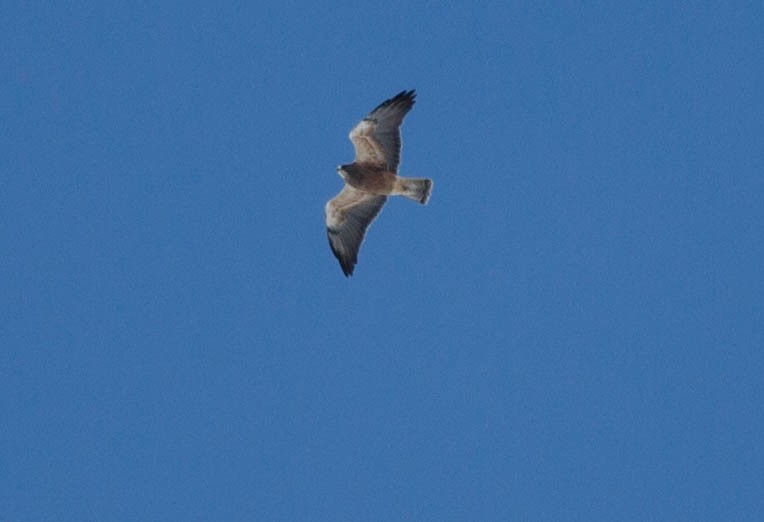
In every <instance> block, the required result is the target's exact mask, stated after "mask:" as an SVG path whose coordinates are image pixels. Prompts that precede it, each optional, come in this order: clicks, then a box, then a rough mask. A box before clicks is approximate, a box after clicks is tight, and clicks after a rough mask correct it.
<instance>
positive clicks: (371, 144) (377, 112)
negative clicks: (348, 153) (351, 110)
mask: <svg viewBox="0 0 764 522" xmlns="http://www.w3.org/2000/svg"><path fill="white" fill-rule="evenodd" d="M415 99H416V93H415V92H414V91H402V92H400V93H398V94H396V95H395V96H393V97H392V98H390V99H389V100H386V101H384V102H382V103H381V104H379V106H378V107H377V108H376V109H374V110H373V111H371V112H370V113H369V115H368V116H366V117H365V118H364V119H362V120H361V121H360V122H359V123H358V125H356V126H355V127H354V128H353V130H351V131H350V141H352V142H353V146H354V147H355V161H356V162H358V163H366V162H370V163H382V164H384V165H386V166H387V168H388V170H390V172H397V171H398V164H399V163H400V159H401V131H400V126H401V123H402V122H403V118H404V116H406V114H407V113H408V112H409V111H410V110H411V108H412V107H413V106H414V102H415Z"/></svg>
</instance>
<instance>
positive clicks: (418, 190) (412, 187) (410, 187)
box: [395, 177, 432, 205]
mask: <svg viewBox="0 0 764 522" xmlns="http://www.w3.org/2000/svg"><path fill="white" fill-rule="evenodd" d="M395 188H396V192H397V193H398V194H400V195H401V196H403V197H406V198H409V199H413V200H414V201H417V202H419V203H421V204H422V205H425V204H427V200H428V199H430V194H431V193H432V180H431V179H427V178H400V177H399V178H398V180H397V183H396V187H395Z"/></svg>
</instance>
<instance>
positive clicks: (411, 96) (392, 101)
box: [371, 89, 416, 113]
mask: <svg viewBox="0 0 764 522" xmlns="http://www.w3.org/2000/svg"><path fill="white" fill-rule="evenodd" d="M415 103H416V89H411V90H410V91H401V92H399V93H398V94H396V95H395V96H393V97H392V98H389V99H387V100H385V101H383V102H382V103H380V104H379V105H377V106H376V107H375V108H374V110H373V111H371V113H374V112H376V111H378V110H379V109H382V108H385V107H390V106H393V105H402V106H404V107H406V108H408V109H411V107H413V106H414V104H415Z"/></svg>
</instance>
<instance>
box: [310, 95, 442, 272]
mask: <svg viewBox="0 0 764 522" xmlns="http://www.w3.org/2000/svg"><path fill="white" fill-rule="evenodd" d="M415 98H416V93H415V92H414V91H413V90H412V91H402V92H400V93H398V94H396V95H395V96H393V97H392V98H390V99H389V100H386V101H384V102H382V103H381V104H379V106H377V108H376V109H374V110H373V111H371V112H370V113H369V115H368V116H366V117H365V118H364V119H362V120H361V121H360V122H359V123H358V125H356V126H355V127H353V130H351V131H350V136H349V137H350V141H351V142H353V147H354V148H355V161H353V163H349V164H347V165H340V166H339V167H337V172H338V173H339V175H340V176H341V177H342V179H343V180H345V186H344V187H343V188H342V190H341V191H340V193H339V194H337V195H336V196H335V197H334V199H331V200H329V202H328V203H327V204H326V208H325V209H324V215H325V218H326V233H327V236H328V237H329V245H330V246H331V248H332V252H334V255H335V256H336V257H337V259H338V260H339V262H340V266H341V267H342V271H343V273H344V274H345V276H346V277H350V276H351V275H352V274H353V269H354V268H355V265H356V263H357V262H358V250H359V249H360V248H361V243H362V242H363V239H364V236H365V235H366V229H368V228H369V225H370V224H371V222H372V221H374V218H376V217H377V214H379V211H380V210H382V206H383V205H384V204H385V201H387V196H403V197H406V198H408V199H412V200H414V201H416V202H418V203H421V204H423V205H424V204H426V203H427V200H428V199H430V193H431V192H432V180H431V179H425V178H403V177H401V176H398V164H399V163H400V157H401V132H400V126H401V123H403V118H404V117H405V116H406V114H407V113H408V112H409V111H410V110H411V108H412V107H413V106H414V102H415Z"/></svg>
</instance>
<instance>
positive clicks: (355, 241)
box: [324, 185, 387, 276]
mask: <svg viewBox="0 0 764 522" xmlns="http://www.w3.org/2000/svg"><path fill="white" fill-rule="evenodd" d="M385 201H387V197H386V196H377V195H375V194H368V193H366V192H362V191H360V190H356V189H354V188H353V187H351V186H350V185H345V187H344V188H343V189H342V190H341V191H340V193H339V194H337V195H336V196H335V197H334V199H331V200H329V202H328V203H327V204H326V208H325V209H324V214H325V217H326V235H327V236H328V237H329V245H330V246H331V247H332V252H334V255H335V257H336V258H337V259H338V260H339V262H340V266H341V267H342V271H343V272H344V273H345V275H346V276H350V275H352V274H353V268H354V267H355V264H356V263H357V262H358V250H359V249H360V248H361V243H362V242H363V238H364V236H365V235H366V229H367V228H369V225H370V224H371V222H372V221H374V218H376V217H377V214H379V211H380V210H381V209H382V205H384V204H385Z"/></svg>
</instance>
